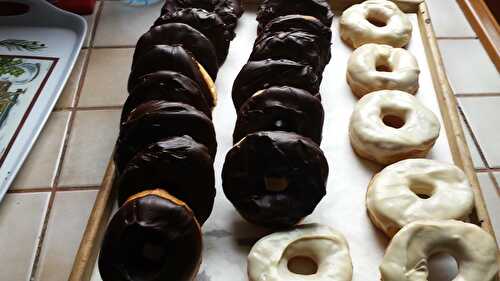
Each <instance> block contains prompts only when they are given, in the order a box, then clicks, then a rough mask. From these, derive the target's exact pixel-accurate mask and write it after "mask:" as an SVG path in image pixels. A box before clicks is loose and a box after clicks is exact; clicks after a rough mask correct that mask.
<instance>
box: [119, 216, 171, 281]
mask: <svg viewBox="0 0 500 281" xmlns="http://www.w3.org/2000/svg"><path fill="white" fill-rule="evenodd" d="M166 243H168V241H165V238H164V235H162V234H161V233H159V232H158V231H152V230H151V229H144V228H142V227H141V226H139V225H134V226H133V227H131V229H129V230H128V231H127V233H126V234H125V236H124V245H127V257H129V258H127V259H126V260H125V262H124V268H126V269H127V271H128V274H129V275H130V276H131V277H133V279H136V278H138V279H142V278H145V277H147V278H146V279H152V278H153V277H154V276H156V275H157V274H158V273H160V271H161V270H162V268H163V267H164V265H165V260H166V259H168V256H167V251H165V248H166V247H165V246H166Z"/></svg>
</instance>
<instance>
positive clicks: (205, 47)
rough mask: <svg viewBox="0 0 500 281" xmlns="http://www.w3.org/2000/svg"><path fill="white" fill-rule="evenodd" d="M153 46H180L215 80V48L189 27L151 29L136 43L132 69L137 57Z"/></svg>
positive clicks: (179, 25)
mask: <svg viewBox="0 0 500 281" xmlns="http://www.w3.org/2000/svg"><path fill="white" fill-rule="evenodd" d="M155 45H170V46H175V45H181V46H182V47H183V48H184V49H185V50H187V51H188V52H190V53H191V54H193V56H194V58H195V59H196V61H198V62H199V63H201V65H203V67H204V68H205V69H206V70H207V72H208V74H209V75H210V77H211V78H212V80H215V79H216V78H217V71H218V70H219V64H218V62H217V55H216V53H215V47H214V46H213V45H212V42H210V40H208V38H207V37H205V35H203V34H202V33H201V32H199V31H198V30H196V29H194V28H192V27H190V26H189V25H187V24H183V23H169V24H163V25H159V26H153V27H151V29H150V30H149V31H148V32H146V33H144V34H143V35H142V36H141V38H139V40H138V41H137V44H136V46H135V52H134V58H133V61H132V67H133V66H134V65H135V62H136V61H137V60H138V58H139V57H141V56H142V55H144V54H145V53H146V52H147V51H149V50H150V49H151V47H153V46H155Z"/></svg>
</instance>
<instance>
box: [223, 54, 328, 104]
mask: <svg viewBox="0 0 500 281" xmlns="http://www.w3.org/2000/svg"><path fill="white" fill-rule="evenodd" d="M320 83H321V77H319V76H318V75H317V74H316V73H315V72H314V70H313V68H312V67H311V66H308V65H304V64H301V63H297V62H294V61H290V60H271V59H267V60H261V61H251V62H248V63H247V64H245V66H243V68H242V69H241V71H240V73H238V76H237V77H236V79H235V80H234V84H233V90H232V98H233V103H234V107H235V108H236V111H238V110H239V108H241V106H242V105H243V103H245V101H246V100H247V99H248V98H249V97H251V96H252V95H253V94H255V93H256V92H258V91H260V90H263V89H266V88H269V87H271V86H290V87H296V88H301V89H304V90H306V91H308V92H310V93H311V94H312V95H315V96H319V85H320Z"/></svg>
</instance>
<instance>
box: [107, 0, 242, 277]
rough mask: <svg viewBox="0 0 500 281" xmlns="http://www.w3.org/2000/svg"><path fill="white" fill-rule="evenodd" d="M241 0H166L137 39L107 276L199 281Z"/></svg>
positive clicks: (118, 152)
mask: <svg viewBox="0 0 500 281" xmlns="http://www.w3.org/2000/svg"><path fill="white" fill-rule="evenodd" d="M241 14H242V10H241V5H240V3H239V0H197V1H184V0H167V1H166V3H165V5H164V7H163V9H162V15H161V16H160V17H159V18H158V19H157V20H156V21H155V23H154V25H153V27H151V29H150V30H149V31H147V32H146V33H145V34H143V35H142V36H141V37H140V39H139V40H138V42H137V45H136V49H135V53H134V57H133V62H132V69H131V73H130V76H129V80H128V91H129V97H128V98H127V101H126V102H125V105H124V107H123V111H122V116H121V126H120V134H119V137H118V140H117V143H116V147H115V152H114V161H115V167H116V177H115V187H116V189H117V191H118V204H119V206H120V208H119V210H118V211H117V213H116V214H115V215H114V216H113V218H112V220H111V221H110V223H109V225H108V228H107V231H106V234H105V237H104V240H103V243H102V246H101V252H100V256H99V271H100V274H101V277H102V279H103V280H104V281H108V280H113V281H116V280H128V281H130V280H145V279H147V280H192V279H193V278H194V276H195V275H196V273H197V271H198V267H199V265H200V263H201V251H202V239H201V229H200V225H202V224H203V223H204V222H205V221H206V220H207V219H208V217H209V216H210V213H211V211H212V208H213V203H214V198H215V176H214V168H213V161H214V157H215V153H216V150H217V142H216V138H215V130H214V126H213V124H212V120H211V119H212V109H213V107H214V106H215V105H216V102H217V93H216V90H215V86H214V82H213V81H214V80H215V79H216V77H217V72H218V69H219V66H220V65H221V64H222V63H223V62H224V60H225V58H226V56H227V52H228V48H229V43H230V41H231V40H232V39H233V37H234V28H235V26H236V21H237V19H238V18H239V17H240V16H241Z"/></svg>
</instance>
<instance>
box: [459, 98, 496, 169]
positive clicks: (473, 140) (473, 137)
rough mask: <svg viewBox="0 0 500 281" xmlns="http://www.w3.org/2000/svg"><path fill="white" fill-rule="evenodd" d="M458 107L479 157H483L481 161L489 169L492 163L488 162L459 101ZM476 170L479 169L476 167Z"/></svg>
mask: <svg viewBox="0 0 500 281" xmlns="http://www.w3.org/2000/svg"><path fill="white" fill-rule="evenodd" d="M457 109H458V114H459V115H460V116H461V117H462V120H463V122H464V124H465V127H466V128H464V129H466V130H468V131H469V133H470V137H471V139H472V142H473V145H475V146H476V148H477V151H478V153H479V157H481V162H483V165H484V166H485V167H486V169H488V170H489V169H490V165H489V164H488V161H486V157H485V156H484V153H483V150H482V148H481V146H480V145H479V141H478V140H477V138H476V136H475V134H474V132H473V131H472V127H471V125H470V124H469V121H468V120H467V117H466V116H465V114H464V111H463V110H462V107H461V106H460V105H459V104H458V103H457ZM464 133H465V132H464ZM468 145H471V144H468ZM475 170H477V169H476V168H475Z"/></svg>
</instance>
